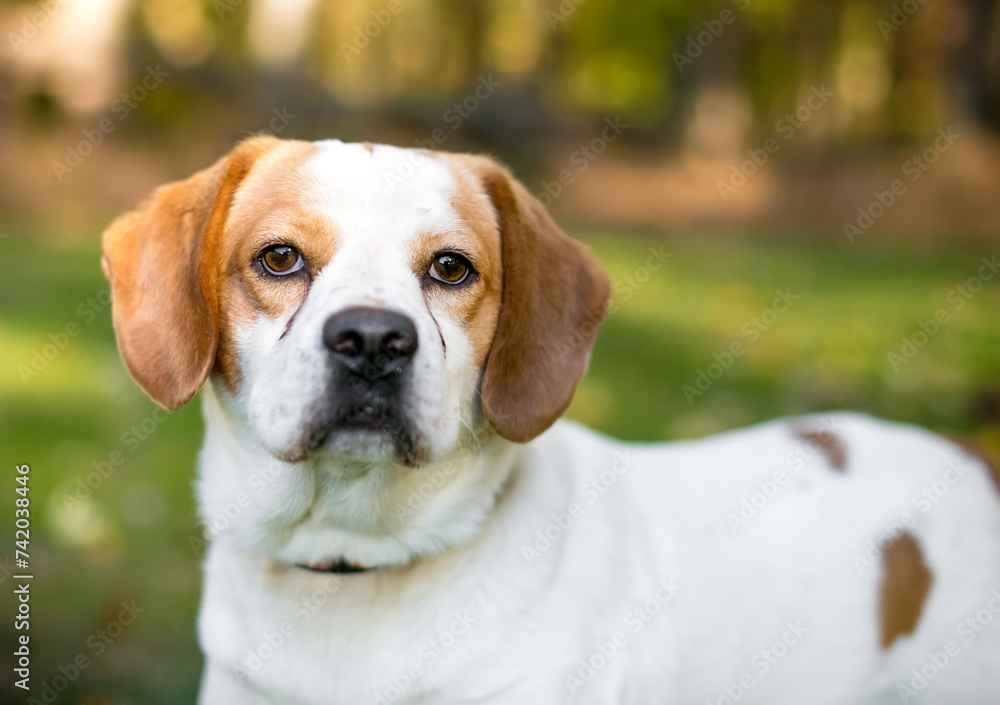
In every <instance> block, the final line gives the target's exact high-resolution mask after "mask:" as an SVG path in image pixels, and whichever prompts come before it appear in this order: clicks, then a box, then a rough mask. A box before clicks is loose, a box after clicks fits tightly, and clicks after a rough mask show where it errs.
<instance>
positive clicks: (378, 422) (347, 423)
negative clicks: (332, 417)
mask: <svg viewBox="0 0 1000 705" xmlns="http://www.w3.org/2000/svg"><path fill="white" fill-rule="evenodd" d="M336 428H337V429H338V430H357V431H385V430H386V424H385V419H384V418H383V417H382V416H380V415H379V414H376V413H375V412H374V411H372V410H370V409H361V410H359V411H356V412H354V413H353V414H350V415H349V416H346V417H344V418H343V419H341V420H340V421H339V422H338V423H337V424H336Z"/></svg>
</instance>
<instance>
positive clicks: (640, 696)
mask: <svg viewBox="0 0 1000 705" xmlns="http://www.w3.org/2000/svg"><path fill="white" fill-rule="evenodd" d="M104 248H105V258H104V268H105V272H106V273H107V276H108V277H109V279H110V280H111V282H112V292H113V299H114V325H115V330H116V333H117V336H118V344H119V348H120V350H121V354H122V357H123V358H124V360H125V363H126V365H127V366H128V368H129V370H130V372H131V374H132V375H133V376H134V378H135V379H136V381H137V382H138V383H139V384H140V385H141V386H142V388H143V389H144V390H145V391H146V392H147V393H148V394H149V395H150V396H151V397H152V398H153V399H154V400H156V401H157V402H158V403H160V404H161V405H163V406H165V407H167V408H171V409H174V408H177V407H179V406H181V405H182V404H184V403H186V402H187V401H188V400H189V399H191V397H192V396H193V395H194V394H195V392H196V391H197V390H198V389H199V388H200V387H202V386H203V384H204V386H205V391H204V393H203V399H204V409H205V418H206V424H207V432H206V438H205V444H204V448H203V450H202V453H201V458H200V478H199V480H198V495H199V500H200V507H201V513H202V518H203V520H204V522H205V524H206V526H207V527H208V532H209V534H210V536H211V545H210V548H209V550H208V554H207V558H206V561H205V574H206V584H205V591H204V600H203V604H202V609H201V617H200V625H199V626H200V637H201V644H202V647H203V648H204V651H205V654H206V658H207V666H206V670H205V676H204V681H203V683H202V692H201V702H202V703H205V704H206V705H224V704H228V705H245V704H248V703H280V704H281V705H312V704H315V705H330V704H336V703H345V704H350V705H363V704H364V703H373V704H374V703H382V704H383V705H386V704H391V703H434V704H437V705H447V704H449V703H454V704H457V703H480V704H484V705H485V704H486V703H490V704H494V705H499V704H501V703H503V704H509V705H525V704H549V703H595V704H598V703H599V704H601V705H606V704H608V703H630V704H634V705H652V704H654V703H662V704H664V705H703V704H704V703H709V704H711V705H735V704H736V703H758V704H761V705H783V704H785V705H792V704H795V705H800V704H801V703H809V705H864V704H868V703H883V702H886V703H888V702H904V703H905V702H910V701H912V702H915V703H921V704H926V705H931V704H932V703H934V704H938V705H995V703H997V702H998V701H1000V495H998V492H997V490H998V486H997V485H996V484H995V483H996V482H997V479H996V477H995V476H993V477H991V470H990V468H989V467H988V465H987V464H986V463H984V462H982V461H981V460H978V459H976V458H975V457H973V456H972V455H970V454H968V453H967V452H966V451H964V450H963V449H962V448H960V447H959V446H957V445H954V444H953V443H951V442H949V441H946V440H944V439H942V438H939V437H936V436H934V435H932V434H930V433H928V432H925V431H922V430H920V429H917V428H913V427H906V426H898V425H893V424H889V423H884V422H880V421H877V420H874V419H870V418H866V417H862V416H857V415H848V414H835V415H830V416H826V417H811V418H806V419H798V420H793V421H787V420H785V421H776V422H772V423H768V424H765V425H762V426H757V427H755V428H751V429H748V430H743V431H736V432H732V433H727V434H724V435H721V436H718V437H714V438H708V439H704V440H698V441H689V442H679V443H669V444H657V445H638V444H625V443H620V442H617V441H614V440H611V439H608V438H605V437H603V436H600V435H598V434H596V433H593V432H591V431H588V430H586V429H584V428H581V427H579V426H577V425H575V424H572V423H569V422H566V421H557V419H558V418H559V416H560V415H561V414H562V413H563V412H564V411H565V409H566V407H567V405H568V404H569V402H570V398H571V397H572V394H573V391H574V387H575V386H576V384H577V382H578V381H579V379H580V377H581V376H582V375H583V373H584V370H585V368H586V366H587V360H588V356H589V350H590V346H591V343H592V341H593V338H594V335H595V332H596V329H597V327H598V325H599V324H600V321H601V319H602V318H603V315H604V312H605V308H606V304H607V299H608V293H609V284H608V281H607V279H606V278H605V276H604V275H603V274H602V273H601V272H600V270H599V269H598V268H597V267H596V266H595V264H594V263H593V262H592V261H591V260H590V259H589V258H588V256H587V254H586V252H585V250H584V248H583V247H582V246H580V245H579V244H578V243H576V242H575V241H573V240H571V239H570V238H569V237H567V236H566V235H565V234H563V233H562V232H561V231H560V230H559V229H558V228H557V227H556V225H554V224H553V222H552V221H551V220H550V218H549V217H548V215H547V214H546V213H545V211H544V209H543V208H542V207H541V206H540V205H539V204H538V203H537V202H536V201H535V200H534V199H533V198H532V197H531V196H530V195H529V193H528V192H527V191H526V190H525V189H524V188H523V187H522V186H521V185H520V184H518V183H517V182H516V181H514V180H513V179H512V178H511V176H510V175H509V174H508V173H507V172H506V171H505V170H504V169H503V168H501V167H500V166H498V165H497V164H496V163H494V162H493V161H491V160H489V159H487V158H483V157H472V156H459V155H449V154H443V153H432V152H424V151H418V150H407V149H398V148H394V147H387V146H381V145H379V146H373V145H370V144H343V143H341V142H339V141H325V142H316V143H308V142H296V141H280V140H276V139H271V138H255V139H251V140H249V141H247V142H244V143H242V144H240V145H239V146H238V147H237V148H236V149H234V150H233V152H232V153H231V154H229V156H227V157H226V158H224V159H222V160H221V161H219V162H217V163H216V164H215V165H214V166H212V167H211V168H209V169H207V170H206V171H203V172H200V173H198V174H196V175H195V176H193V177H191V178H190V179H188V180H186V181H181V182H178V183H174V184H170V185H168V186H164V187H163V188H161V189H159V190H158V191H157V192H156V193H155V194H154V195H153V197H152V199H151V200H149V201H148V202H147V203H146V204H145V205H144V206H142V207H141V208H140V209H139V210H138V211H136V212H133V213H130V214H127V215H125V216H123V217H121V218H119V219H118V220H117V221H116V222H115V223H114V224H113V225H112V226H111V227H110V229H109V230H108V231H107V233H106V234H105V236H104ZM206 380H207V384H206Z"/></svg>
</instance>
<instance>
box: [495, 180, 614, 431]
mask: <svg viewBox="0 0 1000 705" xmlns="http://www.w3.org/2000/svg"><path fill="white" fill-rule="evenodd" d="M481 173H482V183H483V188H484V190H485V191H486V193H487V195H488V196H489V198H490V200H491V201H492V203H493V205H494V208H495V209H496V213H497V219H498V223H497V224H498V225H499V228H500V249H501V260H502V267H503V293H502V303H501V309H500V318H499V321H498V322H497V328H496V333H495V335H494V337H493V342H492V344H491V346H490V352H489V356H488V358H487V362H486V368H485V370H484V373H483V382H482V400H483V410H484V412H485V413H486V417H487V418H488V419H489V421H490V423H491V424H492V425H493V427H494V428H495V429H496V430H497V432H498V433H499V434H500V435H501V436H503V437H504V438H506V439H508V440H511V441H515V442H518V443H525V442H527V441H529V440H531V439H532V438H534V437H535V436H537V435H538V434H540V433H542V431H544V430H545V429H547V428H548V427H549V426H551V425H552V424H553V423H554V422H555V421H556V419H558V418H559V417H560V416H561V415H562V414H563V412H564V411H566V408H567V407H568V406H569V403H570V401H571V400H572V398H573V392H574V390H575V389H576V385H577V383H578V382H579V381H580V378H581V377H583V374H584V372H585V371H586V369H587V364H588V362H589V359H590V349H591V346H592V345H593V342H594V338H595V337H596V335H597V329H598V328H599V327H600V325H601V323H602V322H603V321H604V317H605V315H606V314H607V302H608V296H609V294H610V289H611V283H610V281H609V280H608V278H607V276H606V275H605V274H604V273H603V272H602V271H601V269H600V268H599V267H598V266H597V264H596V263H595V262H594V260H593V259H591V257H590V255H589V253H588V252H587V250H586V248H585V247H584V246H583V244H582V243H580V242H577V241H576V240H573V239H572V238H570V237H569V236H568V235H566V234H565V233H564V232H562V230H560V229H559V227H558V226H557V225H556V224H555V223H554V222H553V221H552V219H551V218H550V217H549V215H548V213H547V212H546V211H545V209H544V208H543V207H542V205H541V204H540V203H539V202H538V201H537V200H536V199H535V198H534V197H533V196H532V195H531V194H530V193H528V191H527V189H525V188H524V187H523V186H522V185H521V184H520V183H518V182H517V181H516V180H515V179H513V178H512V177H511V176H510V174H509V173H507V171H506V170H505V169H503V168H501V167H499V166H498V165H496V164H495V163H492V162H490V163H489V164H488V165H487V166H486V167H485V168H484V169H483V171H482V172H481Z"/></svg>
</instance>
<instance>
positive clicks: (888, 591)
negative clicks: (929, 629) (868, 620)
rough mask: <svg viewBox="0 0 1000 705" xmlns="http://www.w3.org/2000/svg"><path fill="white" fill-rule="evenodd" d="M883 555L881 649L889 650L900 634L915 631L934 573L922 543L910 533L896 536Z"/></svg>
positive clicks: (880, 605)
mask: <svg viewBox="0 0 1000 705" xmlns="http://www.w3.org/2000/svg"><path fill="white" fill-rule="evenodd" d="M883 557H884V562H885V572H884V574H883V577H882V592H881V596H880V601H879V607H880V615H881V628H882V648H883V649H888V648H889V647H890V646H892V645H893V643H894V642H895V641H896V639H898V638H899V637H901V636H904V635H906V634H912V633H913V632H914V631H916V629H917V624H918V623H919V622H920V615H921V614H922V613H923V611H924V604H925V603H926V602H927V595H928V594H929V593H930V591H931V585H933V584H934V574H933V573H931V571H930V568H928V567H927V564H926V563H925V562H924V554H923V551H921V550H920V545H919V544H918V543H917V542H916V540H915V539H914V538H913V537H912V536H910V535H909V534H907V533H904V534H903V535H902V536H900V537H899V538H898V539H896V540H895V541H894V542H893V543H892V545H891V546H889V548H887V549H886V550H885V553H884V555H883Z"/></svg>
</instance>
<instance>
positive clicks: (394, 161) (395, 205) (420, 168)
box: [301, 140, 461, 241]
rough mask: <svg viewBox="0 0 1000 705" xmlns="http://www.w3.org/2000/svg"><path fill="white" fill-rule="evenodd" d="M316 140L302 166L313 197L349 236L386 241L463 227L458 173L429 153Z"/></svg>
mask: <svg viewBox="0 0 1000 705" xmlns="http://www.w3.org/2000/svg"><path fill="white" fill-rule="evenodd" d="M314 146H315V149H314V151H313V152H312V154H311V155H310V157H309V158H308V159H307V160H306V161H305V162H304V163H303V164H302V167H301V171H302V176H303V177H304V180H303V181H304V184H305V188H306V189H307V190H308V194H307V197H308V200H309V202H310V204H311V205H312V207H313V208H315V209H316V210H318V211H320V212H321V213H323V214H324V215H325V216H326V217H327V218H328V219H329V220H330V222H331V223H332V224H333V225H334V226H335V227H336V229H337V230H338V231H339V232H340V233H342V234H343V235H344V236H346V238H347V239H351V238H350V236H351V235H352V234H356V235H359V236H363V237H364V239H365V240H368V239H369V238H375V239H377V240H380V241H385V239H387V238H394V239H396V238H403V237H410V236H413V235H414V234H417V233H426V232H444V231H448V230H454V229H458V228H460V227H461V222H460V218H459V214H458V212H457V211H456V209H455V207H454V205H453V204H454V199H455V197H456V187H457V184H456V179H455V175H454V174H453V173H452V172H451V169H450V168H449V167H448V166H447V165H446V164H445V163H443V162H442V161H440V160H438V159H435V158H433V157H432V156H430V155H429V154H428V153H426V152H423V151H421V150H416V149H402V148H399V147H392V146H387V145H370V144H367V143H365V144H345V143H343V142H340V141H339V140H327V141H321V142H315V143H314Z"/></svg>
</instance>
